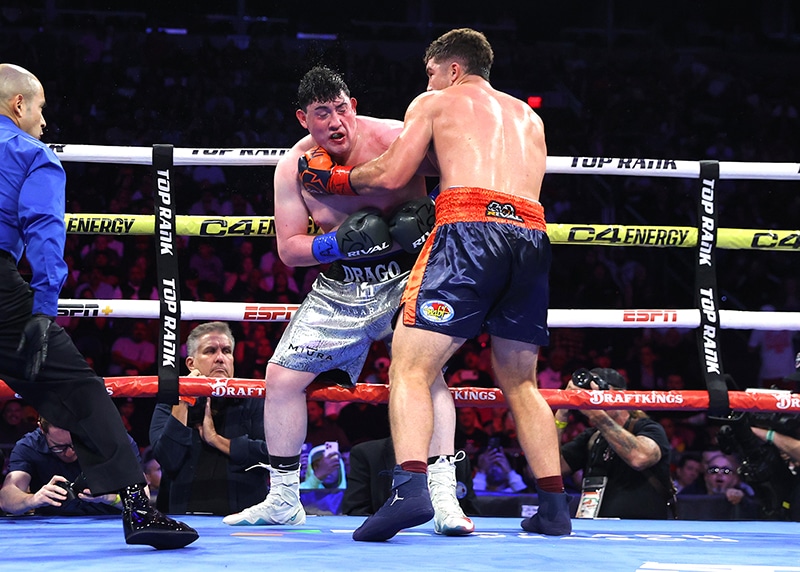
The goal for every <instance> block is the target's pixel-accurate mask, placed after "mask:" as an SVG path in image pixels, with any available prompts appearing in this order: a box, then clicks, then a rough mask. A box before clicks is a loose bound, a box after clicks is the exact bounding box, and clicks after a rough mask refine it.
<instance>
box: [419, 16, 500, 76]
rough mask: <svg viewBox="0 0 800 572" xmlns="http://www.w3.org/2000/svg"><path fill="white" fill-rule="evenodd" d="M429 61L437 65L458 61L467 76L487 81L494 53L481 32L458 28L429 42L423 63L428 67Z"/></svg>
mask: <svg viewBox="0 0 800 572" xmlns="http://www.w3.org/2000/svg"><path fill="white" fill-rule="evenodd" d="M431 60H434V61H435V62H437V63H446V62H447V61H449V60H458V62H459V63H460V64H461V65H462V66H464V71H466V72H467V73H468V74H472V75H478V76H480V77H482V78H483V79H485V80H486V81H489V71H490V70H491V69H492V63H493V62H494V52H493V51H492V46H491V45H490V44H489V40H487V39H486V36H484V35H483V34H482V33H481V32H478V31H476V30H473V29H471V28H458V29H455V30H450V31H449V32H447V33H445V34H442V35H441V36H439V37H438V38H437V39H435V40H434V41H433V42H431V45H430V46H428V49H427V50H425V57H424V58H423V62H424V63H425V65H428V62H429V61H431Z"/></svg>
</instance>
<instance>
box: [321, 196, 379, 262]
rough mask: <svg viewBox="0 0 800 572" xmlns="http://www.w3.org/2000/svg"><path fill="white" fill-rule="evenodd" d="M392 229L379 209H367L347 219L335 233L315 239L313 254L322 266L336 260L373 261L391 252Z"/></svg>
mask: <svg viewBox="0 0 800 572" xmlns="http://www.w3.org/2000/svg"><path fill="white" fill-rule="evenodd" d="M392 244H393V242H392V235H391V234H390V233H389V225H387V224H386V221H384V220H383V218H382V217H381V212H380V211H379V210H378V209H374V208H367V209H362V210H360V211H356V212H354V213H353V214H351V215H350V216H349V217H347V218H346V219H345V220H344V222H343V223H342V224H341V225H340V226H339V228H338V229H336V230H335V231H333V232H329V233H327V234H322V235H319V236H316V237H314V241H313V242H312V243H311V250H312V252H313V254H314V258H316V259H317V260H318V261H319V262H321V263H323V264H324V263H327V262H333V261H334V260H339V259H342V258H345V259H350V260H352V259H357V258H371V257H373V256H380V255H381V254H385V253H387V252H389V250H391V248H392Z"/></svg>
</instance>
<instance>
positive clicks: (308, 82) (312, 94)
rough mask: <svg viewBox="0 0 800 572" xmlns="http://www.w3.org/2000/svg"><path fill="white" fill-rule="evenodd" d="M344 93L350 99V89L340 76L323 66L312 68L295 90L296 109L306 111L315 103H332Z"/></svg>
mask: <svg viewBox="0 0 800 572" xmlns="http://www.w3.org/2000/svg"><path fill="white" fill-rule="evenodd" d="M342 92H344V94H345V96H346V97H348V98H349V97H350V88H349V87H347V84H346V83H345V82H344V79H343V78H342V76H341V75H340V74H338V73H336V72H335V71H333V70H332V69H330V68H328V67H325V66H314V67H313V68H311V69H310V70H308V71H307V72H306V75H304V76H303V79H301V80H300V85H299V86H298V88H297V107H299V108H300V109H302V110H303V111H306V110H307V108H308V106H309V105H310V104H312V103H314V102H315V101H319V102H325V101H333V100H334V99H336V98H337V97H339V96H340V95H341V94H342Z"/></svg>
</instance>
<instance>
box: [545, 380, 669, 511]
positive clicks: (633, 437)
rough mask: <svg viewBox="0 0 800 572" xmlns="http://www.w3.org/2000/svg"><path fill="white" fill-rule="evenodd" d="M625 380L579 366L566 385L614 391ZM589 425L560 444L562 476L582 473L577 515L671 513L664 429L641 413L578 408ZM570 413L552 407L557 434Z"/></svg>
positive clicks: (621, 386)
mask: <svg viewBox="0 0 800 572" xmlns="http://www.w3.org/2000/svg"><path fill="white" fill-rule="evenodd" d="M626 387H627V383H626V381H625V378H623V377H622V375H621V374H620V373H619V372H618V371H616V370H614V369H610V368H595V369H593V370H591V371H589V370H587V369H579V370H577V371H575V372H574V373H573V374H572V380H571V381H570V382H569V383H568V384H567V387H566V389H591V390H604V391H619V390H624V389H626ZM581 413H583V415H585V416H586V418H587V419H588V421H589V424H590V428H589V429H586V430H585V431H583V432H582V433H580V434H579V435H578V436H577V437H575V439H573V440H572V441H570V442H568V443H565V444H563V445H562V446H561V470H562V472H563V473H564V474H570V473H575V472H578V471H583V480H582V486H581V499H580V502H579V504H578V511H577V515H576V516H577V517H578V518H595V517H617V518H636V519H666V518H669V517H674V516H675V514H674V513H673V512H671V510H670V506H672V507H674V506H675V505H674V503H675V496H674V494H673V487H672V481H671V479H670V473H669V453H670V445H669V440H668V439H667V434H666V432H665V431H664V428H663V427H662V426H661V425H660V424H659V423H657V422H656V421H654V420H653V419H650V418H649V417H648V416H647V415H646V414H645V413H644V412H643V411H638V410H635V411H627V410H621V409H620V410H613V411H603V410H599V409H586V410H581ZM568 416H569V411H568V410H565V409H559V410H558V411H556V414H555V419H556V427H557V428H558V432H559V437H560V435H561V433H562V432H563V430H564V429H565V428H566V426H567V419H568Z"/></svg>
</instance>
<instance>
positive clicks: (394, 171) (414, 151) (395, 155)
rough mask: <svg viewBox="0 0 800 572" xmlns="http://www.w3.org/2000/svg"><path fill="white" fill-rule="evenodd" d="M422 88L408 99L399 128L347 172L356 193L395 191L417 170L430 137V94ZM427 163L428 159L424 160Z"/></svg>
mask: <svg viewBox="0 0 800 572" xmlns="http://www.w3.org/2000/svg"><path fill="white" fill-rule="evenodd" d="M434 93H435V92H426V93H423V94H422V95H419V96H417V98H416V99H415V100H414V101H413V102H411V105H409V106H408V110H407V111H406V115H405V118H404V120H403V130H402V131H401V132H400V135H399V136H398V137H397V139H395V140H394V141H393V142H392V144H391V145H389V148H388V149H387V150H386V151H385V152H384V153H383V154H382V155H380V156H378V157H376V158H375V159H372V160H371V161H367V162H366V163H363V164H361V165H359V166H357V167H355V168H354V169H353V170H352V171H351V172H350V181H349V182H350V186H352V187H353V189H354V190H355V191H356V192H357V193H359V194H371V193H381V192H387V191H395V190H397V189H400V188H402V187H404V186H405V185H407V184H408V182H409V181H410V180H411V178H412V177H413V176H414V175H416V174H417V171H418V170H419V169H420V165H422V164H423V163H425V162H426V155H427V152H428V149H429V147H430V144H431V142H432V141H433V128H432V123H433V122H432V121H431V118H430V113H431V110H432V100H431V97H430V96H431V95H433V94H434ZM425 164H426V165H430V162H427V163H425Z"/></svg>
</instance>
